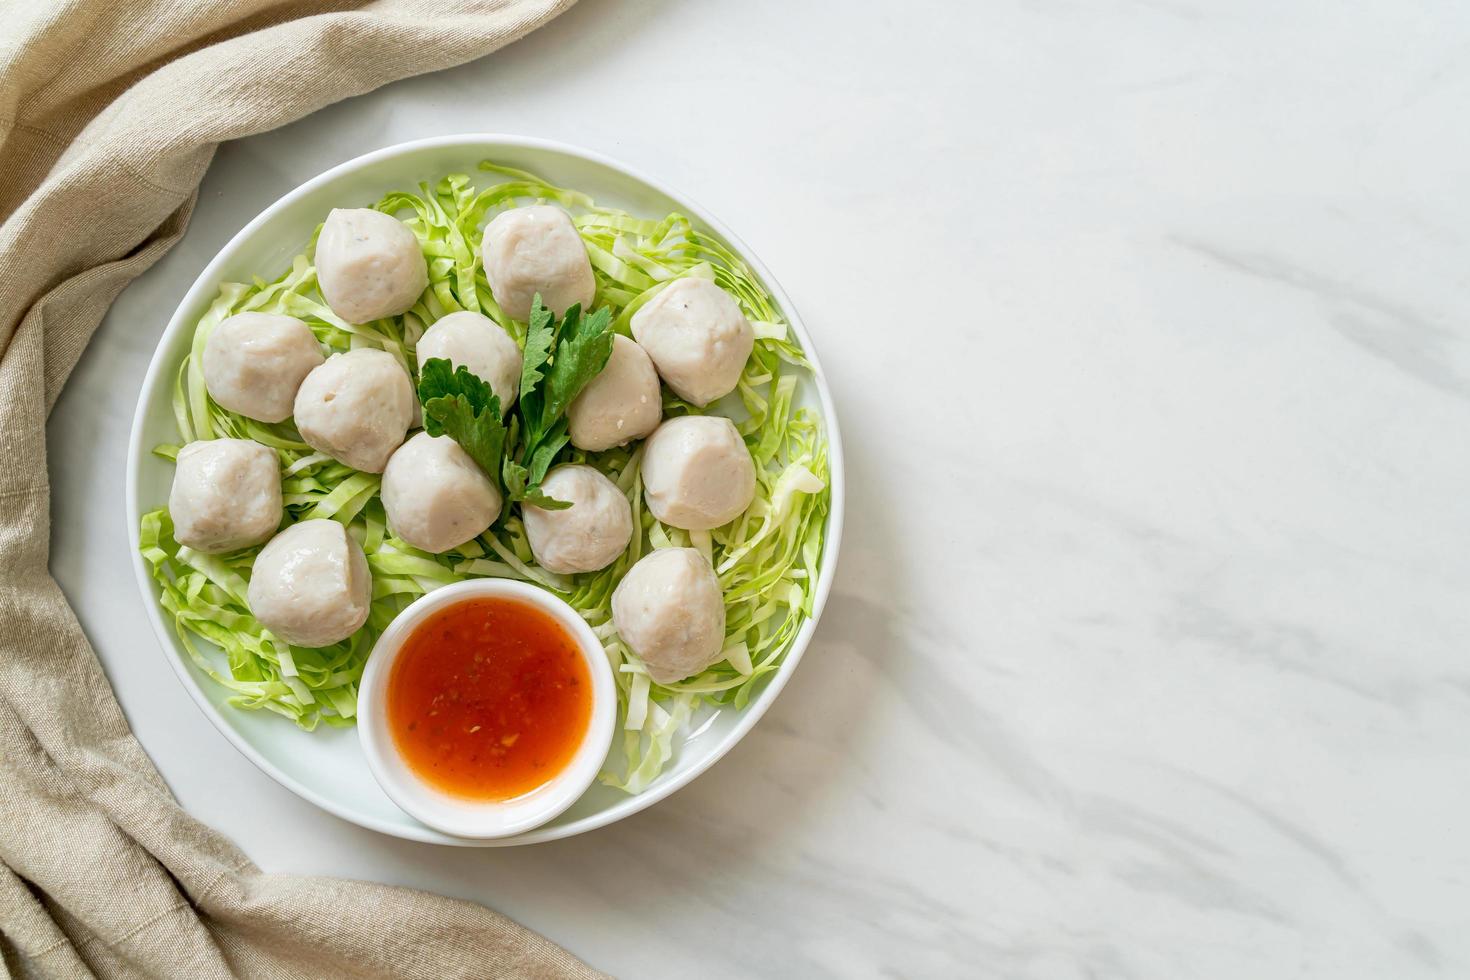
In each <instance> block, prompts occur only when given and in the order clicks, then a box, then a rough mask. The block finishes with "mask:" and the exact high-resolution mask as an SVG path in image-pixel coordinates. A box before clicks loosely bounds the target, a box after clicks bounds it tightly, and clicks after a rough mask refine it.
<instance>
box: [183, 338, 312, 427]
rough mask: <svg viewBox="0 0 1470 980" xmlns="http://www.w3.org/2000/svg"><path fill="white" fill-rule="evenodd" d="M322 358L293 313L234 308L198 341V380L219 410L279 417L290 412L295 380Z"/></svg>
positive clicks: (266, 418) (255, 416)
mask: <svg viewBox="0 0 1470 980" xmlns="http://www.w3.org/2000/svg"><path fill="white" fill-rule="evenodd" d="M323 360H325V358H324V357H323V356H322V347H321V344H319V343H317V340H316V337H315V336H313V335H312V332H311V328H310V327H308V326H307V325H306V324H305V323H304V322H302V321H301V320H298V319H296V318H295V317H294V316H282V315H281V314H278V313H255V312H246V313H237V314H235V315H234V316H232V317H226V318H225V319H224V320H222V321H220V323H219V325H218V326H216V327H215V328H214V329H213V330H212V331H210V334H209V339H208V340H206V341H205V342H204V384H205V387H206V388H208V389H209V397H210V398H213V399H214V400H215V403H216V404H218V405H219V406H220V407H221V408H223V409H226V410H228V411H231V412H238V413H239V414H241V415H243V416H245V417H246V418H249V419H255V420H257V421H259V422H282V421H284V420H286V419H288V418H290V417H291V406H292V404H293V403H294V402H295V400H296V389H297V388H299V387H301V380H302V379H303V378H305V377H306V376H307V375H308V374H309V373H311V370H312V368H314V367H317V366H318V365H320V364H321V363H322V361H323Z"/></svg>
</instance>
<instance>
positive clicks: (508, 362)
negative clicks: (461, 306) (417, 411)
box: [415, 310, 521, 415]
mask: <svg viewBox="0 0 1470 980" xmlns="http://www.w3.org/2000/svg"><path fill="white" fill-rule="evenodd" d="M415 351H416V352H417V354H418V359H419V368H420V370H422V369H423V366H424V362H425V361H427V360H429V359H430V358H434V357H442V358H443V359H444V360H446V361H448V362H449V364H450V366H451V367H464V368H467V369H468V370H469V371H470V372H471V373H472V374H474V375H475V376H476V377H478V378H479V379H480V380H482V381H484V382H486V383H487V384H489V385H490V389H491V390H492V391H494V392H495V394H496V395H497V396H499V398H500V414H502V415H504V414H505V413H506V412H509V411H510V407H511V405H512V404H514V403H515V400H516V391H517V389H519V387H520V384H521V349H520V348H519V347H517V346H516V342H515V341H514V340H512V339H511V336H510V334H508V333H506V332H505V330H504V329H503V328H502V327H501V326H500V324H498V323H496V322H495V321H494V320H492V319H490V318H489V317H488V316H485V315H484V314H483V313H471V312H469V311H468V310H461V311H460V312H458V313H451V314H449V315H448V316H446V317H442V318H441V319H438V320H435V321H434V325H433V326H431V327H430V328H429V329H428V330H426V331H425V332H424V335H423V336H422V337H420V338H419V342H418V345H417V347H416V348H415Z"/></svg>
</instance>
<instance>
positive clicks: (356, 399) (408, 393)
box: [294, 348, 416, 473]
mask: <svg viewBox="0 0 1470 980" xmlns="http://www.w3.org/2000/svg"><path fill="white" fill-rule="evenodd" d="M415 404H416V403H415V402H414V397H413V382H412V381H411V380H410V379H409V377H408V372H407V371H405V370H403V365H401V364H399V363H398V361H397V359H395V358H394V357H393V355H392V354H389V353H388V352H387V351H381V350H372V349H371V348H362V349H359V350H352V351H348V352H347V353H345V354H333V355H332V356H331V357H329V358H327V360H326V362H325V363H324V364H322V365H321V367H318V368H316V369H315V370H313V371H312V372H311V373H310V374H308V375H307V376H306V380H304V381H302V382H301V387H300V388H299V389H298V390H297V392H296V404H295V412H294V414H295V416H296V429H297V431H299V432H300V433H301V438H302V439H304V440H306V443H307V445H309V446H311V447H312V448H313V449H315V450H317V451H318V452H323V453H326V454H327V455H328V456H331V457H332V458H333V459H336V460H339V461H340V462H343V463H346V464H347V465H348V466H350V467H352V468H353V469H355V470H362V471H363V472H364V473H381V472H383V467H384V466H386V465H387V464H388V457H389V456H391V455H392V454H393V450H395V449H397V448H398V446H399V444H400V443H402V442H403V437H404V436H405V435H406V434H407V433H408V427H409V426H410V425H411V424H412V423H413V417H414V408H415Z"/></svg>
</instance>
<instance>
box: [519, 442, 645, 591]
mask: <svg viewBox="0 0 1470 980" xmlns="http://www.w3.org/2000/svg"><path fill="white" fill-rule="evenodd" d="M541 491H542V492H543V493H544V494H546V495H547V496H548V497H551V498H553V499H555V500H560V501H564V502H566V503H569V504H571V506H570V507H565V508H562V509H560V510H546V509H543V508H541V507H535V506H532V505H529V504H528V505H526V506H525V507H523V508H522V509H521V520H522V521H523V522H524V523H525V525H526V539H527V540H528V541H529V542H530V544H531V554H532V555H533V556H535V558H536V563H537V564H538V565H540V566H541V567H542V568H544V569H547V570H548V571H552V572H557V573H558V574H562V575H571V574H575V573H577V572H595V571H597V570H598V569H599V568H606V567H607V566H608V565H611V564H612V563H613V562H614V561H616V560H617V557H618V555H621V554H622V553H623V552H624V551H625V550H626V549H627V547H628V542H629V541H630V540H632V538H633V509H632V507H630V506H629V504H628V498H627V497H626V496H624V495H623V491H621V490H619V489H618V485H617V484H616V483H614V482H613V481H611V480H609V479H608V478H607V477H606V476H603V475H602V474H601V473H599V472H598V471H597V470H595V469H593V468H592V467H590V466H585V465H577V464H567V465H564V466H558V467H557V468H556V469H554V470H552V471H551V472H550V473H549V474H547V476H546V479H545V480H543V481H542V482H541Z"/></svg>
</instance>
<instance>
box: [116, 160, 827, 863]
mask: <svg viewBox="0 0 1470 980" xmlns="http://www.w3.org/2000/svg"><path fill="white" fill-rule="evenodd" d="M485 159H492V160H495V161H496V162H498V163H502V164H506V165H508V166H512V167H518V168H520V169H523V170H529V171H532V172H533V173H536V174H538V175H539V176H541V177H544V178H545V179H546V180H548V181H550V182H551V183H553V184H558V185H560V186H563V187H571V188H575V189H577V190H579V191H583V192H586V193H588V194H590V195H591V196H592V197H593V198H594V199H595V200H596V201H597V202H598V203H599V204H602V205H607V206H611V207H618V208H623V209H625V210H627V211H629V212H631V213H633V214H636V215H639V216H644V217H654V218H659V217H662V216H663V215H665V214H667V213H668V212H670V211H680V212H683V213H684V214H686V215H688V216H689V217H690V219H691V220H692V221H693V222H694V224H695V225H696V226H697V227H699V228H700V230H701V231H705V232H709V233H713V234H714V235H715V236H716V237H718V238H720V239H721V240H723V241H724V243H725V244H726V245H728V246H729V247H730V248H731V249H732V250H733V251H734V252H735V253H736V254H738V255H739V256H740V257H741V258H742V259H744V260H745V262H746V263H747V264H748V265H749V266H750V268H751V269H752V271H754V272H755V274H756V275H757V276H759V277H760V279H761V281H762V282H763V283H764V284H765V286H766V288H767V289H768V290H769V291H770V293H771V295H772V296H773V297H775V299H776V302H777V304H778V305H779V306H780V308H781V311H782V312H783V313H784V314H785V315H786V319H787V321H788V322H789V323H790V324H791V327H792V330H793V331H794V333H795V335H796V338H797V340H798V342H799V343H800V344H801V347H802V349H803V350H804V351H805V352H806V355H807V357H808V358H809V359H810V360H811V363H812V367H813V371H814V376H815V383H812V382H811V381H810V380H809V379H808V378H806V377H804V376H803V377H801V380H800V382H799V383H798V388H797V393H796V402H797V404H806V405H811V406H815V407H816V409H817V410H818V411H819V412H820V413H821V416H822V419H823V422H824V424H825V427H826V433H827V439H828V442H829V452H830V465H831V485H832V503H831V509H830V511H829V513H828V516H827V530H826V538H825V548H824V553H823V555H822V565H821V579H820V581H819V583H818V586H817V593H816V599H815V605H814V607H813V609H814V615H813V616H812V618H811V619H810V620H808V621H807V622H806V623H804V624H803V625H802V627H801V630H800V631H799V632H798V633H797V635H796V640H795V643H794V645H793V646H792V648H791V650H790V652H789V653H787V655H786V660H785V663H784V664H783V665H782V667H781V669H780V670H778V671H776V672H775V673H774V674H773V675H771V677H770V680H769V682H768V683H766V685H765V686H764V687H763V688H762V689H760V690H759V692H758V693H757V694H756V695H755V696H754V697H752V699H751V701H750V703H749V705H747V706H746V708H745V710H743V711H738V712H737V711H734V710H733V709H730V708H725V709H723V710H721V711H719V712H716V713H713V714H711V713H710V712H709V711H705V712H703V713H701V714H698V715H696V716H695V719H694V721H693V723H692V724H691V731H693V732H695V733H696V734H694V735H693V736H692V737H690V738H688V739H687V740H685V741H683V743H682V744H681V745H679V747H678V750H677V754H676V756H675V760H674V762H673V764H672V765H670V766H669V768H668V769H667V770H665V771H664V773H663V774H662V775H660V776H659V778H658V779H657V780H656V781H655V782H654V783H653V784H652V785H651V786H649V787H648V788H647V789H646V790H644V791H643V792H642V793H640V794H639V795H637V796H628V795H627V794H625V793H623V792H621V791H619V790H614V789H610V788H608V787H606V786H602V785H600V784H599V785H594V786H593V788H592V789H590V790H588V791H587V793H586V794H585V795H583V797H582V798H581V799H580V800H578V801H577V802H576V804H574V805H573V806H572V808H571V809H569V810H567V811H566V812H565V813H563V814H562V815H561V816H560V817H558V818H557V819H556V820H554V821H552V822H551V823H549V824H546V825H544V826H542V827H538V828H536V829H535V830H532V831H529V832H527V833H525V834H521V835H519V836H516V837H509V838H502V839H499V840H490V841H468V840H463V839H460V838H456V837H450V836H448V835H445V834H441V833H439V832H438V831H435V830H432V829H430V828H428V827H425V826H424V825H423V824H421V823H419V822H418V821H416V820H414V819H413V818H412V817H410V816H409V815H408V814H406V813H404V812H403V811H402V810H400V809H398V807H396V806H395V805H394V804H393V802H392V801H391V800H389V799H388V797H387V796H386V795H384V793H383V791H382V790H381V789H379V787H378V784H377V783H376V782H375V781H374V780H373V777H372V775H371V774H370V773H369V772H368V768H367V764H366V762H365V761H364V759H363V755H362V752H361V750H360V748H359V746H358V741H357V732H356V730H355V729H333V728H319V729H318V730H317V731H315V732H310V733H308V732H303V731H301V730H299V729H298V728H296V727H295V726H294V725H292V724H291V723H290V722H289V721H287V720H286V719H283V718H280V717H278V716H276V715H273V714H270V713H269V712H265V711H242V710H240V709H237V708H232V707H230V706H229V705H227V704H225V699H226V697H227V696H228V693H229V692H228V691H226V690H225V689H224V688H223V687H221V686H220V685H218V684H215V683H214V682H212V681H211V680H210V679H209V678H208V677H207V676H206V675H204V674H203V673H202V672H201V671H199V670H198V668H196V667H195V666H194V664H193V662H192V661H191V660H190V659H189V656H188V654H187V653H186V652H185V651H184V649H183V647H182V645H181V644H180V642H179V639H178V637H177V636H176V635H175V633H174V631H173V627H172V625H171V624H169V623H167V622H165V620H164V618H163V613H162V610H161V608H160V607H159V604H158V594H157V592H156V590H155V588H154V584H153V580H152V578H151V576H150V574H149V570H148V566H147V564H146V563H145V562H144V560H143V558H142V556H141V555H140V554H139V553H138V520H139V518H140V517H141V516H142V514H143V513H145V512H146V511H149V510H153V509H156V508H158V507H160V506H162V505H163V504H164V503H165V502H166V501H167V499H168V488H169V483H170V481H171V480H172V478H173V465H172V464H171V463H169V462H167V461H166V460H162V459H159V458H158V457H156V456H154V455H153V454H152V452H151V450H152V448H153V447H154V446H156V445H158V444H159V443H165V442H173V441H176V440H177V439H178V430H177V429H176V428H175V426H174V419H173V410H172V402H171V398H172V384H173V378H174V373H175V370H176V368H177V367H178V364H179V362H180V360H181V359H182V358H183V357H184V356H185V354H186V352H187V351H188V348H189V344H190V341H191V338H192V335H193V332H194V325H195V323H197V322H198V320H199V318H200V317H201V316H203V314H204V312H205V311H206V310H207V309H208V307H209V304H210V302H211V301H212V300H213V299H214V298H215V295H216V294H217V293H218V291H219V286H220V284H221V283H223V282H248V281H249V280H250V278H251V277H252V276H255V275H266V276H269V275H274V274H277V273H279V272H281V271H284V270H285V269H287V268H289V266H290V263H291V259H292V258H293V257H294V256H295V255H296V254H297V253H299V252H300V251H301V248H302V246H303V244H304V243H305V242H306V241H307V240H308V239H309V238H310V237H311V233H312V231H313V230H314V229H315V227H316V225H317V224H318V223H319V222H320V221H321V220H322V218H323V217H324V216H325V215H326V213H327V212H328V211H329V210H330V209H331V208H333V207H367V206H369V205H371V204H372V203H373V202H374V201H376V200H378V199H379V198H380V197H382V196H383V195H384V194H386V193H388V192H389V191H394V190H411V189H413V188H416V187H417V186H418V184H419V183H420V182H422V181H425V180H433V179H437V178H439V177H440V176H443V175H444V174H447V173H469V174H472V175H476V176H477V183H482V184H483V183H487V182H490V181H492V180H494V179H495V178H494V177H493V176H492V175H488V174H484V173H483V172H480V171H477V170H476V165H477V164H478V163H479V162H480V161H481V160H485ZM842 511H843V471H842V444H841V441H840V439H839V437H838V432H837V416H836V413H835V411H834V409H833V406H832V396H831V393H830V392H829V391H828V389H827V384H826V381H825V380H824V379H823V377H822V370H821V366H820V364H819V363H818V361H817V354H816V350H815V348H814V347H813V345H812V341H811V337H810V336H808V334H807V332H806V329H805V328H804V327H803V326H802V324H801V319H800V318H799V317H798V316H797V315H796V310H795V309H794V308H793V307H792V305H791V301H790V300H789V299H788V298H787V297H786V294H785V293H784V292H782V290H781V287H780V286H779V285H778V284H777V283H776V281H775V279H774V278H772V276H771V274H770V273H769V272H768V271H767V270H766V268H765V266H763V265H762V264H761V263H760V261H759V260H758V259H757V258H756V257H755V256H754V255H752V254H751V252H750V249H748V248H746V247H745V246H744V245H743V244H742V243H741V242H740V240H739V239H737V238H736V237H735V236H734V235H732V234H731V233H730V231H729V230H728V229H726V228H725V226H724V225H722V224H721V223H720V222H718V221H716V220H715V219H714V218H713V217H712V216H710V214H709V213H708V212H706V211H705V210H704V209H703V208H701V207H700V206H699V205H697V204H695V203H694V202H693V201H691V200H690V199H689V198H687V197H685V196H684V195H682V194H678V193H676V192H675V191H673V190H670V189H669V188H668V187H666V186H664V185H662V184H660V183H658V182H657V181H655V180H653V179H651V178H649V177H646V176H644V175H642V174H639V173H637V172H635V171H632V170H630V169H629V168H627V167H625V166H623V165H622V164H619V163H615V162H613V161H612V160H609V159H607V158H606V157H603V156H600V155H598V154H596V153H591V152H589V151H587V150H582V149H578V148H576V147H572V146H567V145H565V144H561V143H552V142H548V141H546V140H538V139H531V138H527V137H521V136H497V135H463V136H443V137H436V138H434V139H427V140H418V141H415V142H411V143H400V144H398V145H397V146H390V147H386V148H384V149H381V150H377V151H375V152H373V153H369V154H366V155H365V156H360V157H358V158H357V159H355V160H349V161H348V162H346V163H344V164H342V165H341V166H338V167H334V168H333V169H331V170H328V171H327V172H326V173H324V174H322V175H320V176H319V177H316V178H314V179H312V180H309V181H307V182H306V183H305V184H302V185H301V186H300V187H298V188H296V189H295V190H293V191H291V192H290V193H289V194H287V195H286V196H285V197H283V198H281V199H280V200H279V201H277V202H276V203H275V204H272V205H271V206H270V207H268V208H266V210H265V211H264V212H263V213H261V214H260V216H259V217H257V218H256V219H255V220H254V221H252V222H250V224H248V225H246V226H245V227H244V228H243V229H241V231H240V233H239V234H237V235H236V236H235V237H234V238H233V239H231V240H230V243H229V244H228V245H226V246H225V247H224V249H223V250H221V252H220V253H219V254H218V255H216V256H215V257H214V260H213V261H212V262H210V263H209V265H208V266H207V267H205V269H204V271H203V272H202V273H200V275H199V278H198V279H196V280H195V281H194V285H193V286H192V287H190V289H189V292H188V294H187V295H185V296H184V300H183V302H182V303H180V304H179V308H178V309H177V310H176V311H175V312H174V315H173V319H172V320H170V321H169V324H168V328H167V329H166V330H164V332H163V337H162V339H161V340H160V341H159V343H158V349H157V351H155V352H154V355H153V362H152V363H151V364H150V365H149V366H148V375H147V377H146V378H144V380H143V389H142V392H141V394H140V395H139V399H138V410H137V413H136V414H135V416H134V417H133V432H132V436H131V439H130V445H129V447H128V486H127V515H128V534H129V540H130V541H131V542H132V546H133V567H134V571H135V572H136V573H137V578H138V587H139V589H141V590H142V594H143V603H144V605H145V606H146V607H147V608H148V613H149V616H150V617H151V620H152V623H153V629H154V632H156V633H157V634H158V639H159V642H160V643H162V644H163V647H164V650H165V652H166V654H167V655H168V658H169V660H170V662H171V663H172V664H173V667H174V670H175V671H176V672H177V673H178V675H179V679H180V680H182V681H183V683H184V687H185V688H186V689H187V690H188V692H189V694H190V695H191V696H193V698H194V700H195V702H196V703H197V704H198V705H199V707H200V708H201V709H202V710H203V711H204V713H205V715H207V716H208V717H209V720H210V721H212V722H214V725H215V727H216V728H218V729H219V730H220V731H221V732H222V733H223V734H224V736H225V737H226V738H227V739H229V740H230V742H231V743H232V744H233V745H234V746H235V747H236V748H237V749H239V750H240V751H241V752H243V753H244V754H245V755H246V757H247V758H249V759H250V761H252V762H254V763H255V764H256V765H257V766H259V767H260V768H261V769H262V770H264V771H265V772H266V773H267V774H268V775H270V776H271V778H273V779H275V780H276V781H277V782H279V783H280V784H281V785H282V786H285V787H286V788H287V789H289V790H291V791H292V792H294V793H296V794H297V795H299V796H301V797H302V798H303V799H306V800H310V801H311V802H312V803H315V804H316V805H317V806H319V807H321V808H322V809H324V810H326V811H328V812H329V813H334V814H336V815H337V816H339V817H342V818H343V819H344V820H350V821H352V822H353V823H355V824H359V825H361V826H363V827H368V828H371V829H373V830H377V831H381V832H383V833H385V834H392V835H394V836H395V837H404V838H407V839H410V840H420V841H430V842H435V843H442V844H461V845H471V844H476V845H508V844H530V843H535V842H538V841H546V840H556V839H558V838H561V837H570V836H572V835H573V834H580V833H583V832H585V831H588V830H593V829H595V828H597V827H602V826H605V825H607V824H610V823H612V822H613V821H615V820H621V819H622V818H623V817H626V816H629V815H630V814H633V813H637V812H638V811H639V810H642V809H643V808H644V807H647V806H650V805H652V804H654V803H656V802H658V801H659V800H661V799H663V798H664V797H666V796H668V795H669V794H670V793H672V792H674V791H675V790H677V789H678V788H679V787H681V786H684V785H686V784H687V783H689V781H690V780H692V779H694V777H695V776H698V775H699V774H700V773H702V772H704V771H705V770H706V769H708V768H709V767H710V766H712V765H713V764H714V763H715V762H716V761H717V760H718V759H719V758H720V757H721V756H723V755H724V754H725V753H726V752H728V751H730V749H731V748H732V747H734V745H735V743H736V742H738V741H740V739H741V738H742V737H744V735H745V733H746V732H748V731H750V729H751V726H753V725H754V724H755V723H756V721H758V720H759V719H760V717H761V715H763V714H765V712H766V709H768V708H769V707H770V706H771V702H773V701H774V700H775V699H776V695H777V694H779V693H780V692H781V689H782V688H783V687H784V686H785V685H786V681H787V680H788V679H789V678H790V677H791V672H792V671H793V670H794V669H795V668H796V665H797V663H798V662H799V661H800V660H801V655H802V654H803V653H804V652H805V651H806V647H807V644H808V643H809V642H810V640H811V637H812V631H813V630H814V629H815V628H816V624H817V619H818V618H819V617H820V616H821V613H822V607H823V606H824V605H825V604H826V601H827V593H828V592H829V591H830V589H831V587H832V577H833V574H834V573H835V571H836V566H837V552H838V546H839V544H840V542H841V537H842Z"/></svg>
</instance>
